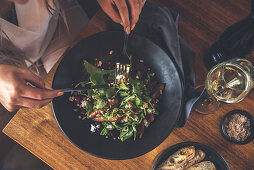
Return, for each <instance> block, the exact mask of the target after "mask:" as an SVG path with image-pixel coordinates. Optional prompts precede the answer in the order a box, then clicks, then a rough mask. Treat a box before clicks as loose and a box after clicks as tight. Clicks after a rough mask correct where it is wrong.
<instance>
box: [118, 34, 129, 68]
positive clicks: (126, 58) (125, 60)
mask: <svg viewBox="0 0 254 170" xmlns="http://www.w3.org/2000/svg"><path fill="white" fill-rule="evenodd" d="M128 40H129V34H125V35H124V42H123V50H122V53H121V56H120V60H121V63H123V64H127V63H128V64H129V63H130V57H129V55H128V53H127V45H128Z"/></svg>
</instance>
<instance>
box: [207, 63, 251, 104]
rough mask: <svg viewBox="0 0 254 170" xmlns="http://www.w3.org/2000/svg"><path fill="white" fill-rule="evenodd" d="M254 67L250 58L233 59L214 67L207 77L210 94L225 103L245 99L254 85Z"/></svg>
mask: <svg viewBox="0 0 254 170" xmlns="http://www.w3.org/2000/svg"><path fill="white" fill-rule="evenodd" d="M253 74H254V67H253V65H252V64H251V62H249V61H248V60H245V59H239V58H237V59H232V60H228V61H225V62H223V63H220V64H218V65H216V66H215V67H213V68H212V69H211V70H210V71H209V73H208V75H207V78H206V82H205V88H206V90H207V92H208V94H209V95H213V96H214V97H215V98H216V99H217V100H218V101H221V102H224V103H237V102H240V101H241V100H243V99H244V98H245V97H246V95H247V94H248V93H249V91H250V90H251V89H252V87H253V79H252V76H253Z"/></svg>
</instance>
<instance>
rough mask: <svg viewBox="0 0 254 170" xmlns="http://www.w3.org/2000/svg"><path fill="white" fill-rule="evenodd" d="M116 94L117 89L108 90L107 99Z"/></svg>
mask: <svg viewBox="0 0 254 170" xmlns="http://www.w3.org/2000/svg"><path fill="white" fill-rule="evenodd" d="M114 94H115V89H114V88H108V89H106V92H105V95H106V98H111V97H112V96H114Z"/></svg>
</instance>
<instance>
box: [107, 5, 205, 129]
mask: <svg viewBox="0 0 254 170" xmlns="http://www.w3.org/2000/svg"><path fill="white" fill-rule="evenodd" d="M178 18H179V15H178V14H177V13H176V12H173V11H170V10H168V9H167V8H165V7H159V6H157V5H155V4H152V3H148V2H147V3H146V4H145V6H144V7H143V9H142V12H141V15H140V17H139V21H138V23H137V24H136V26H135V28H134V30H133V31H132V32H134V33H136V34H139V35H142V36H145V37H147V38H148V39H150V40H151V41H153V42H154V43H155V44H157V45H158V46H160V47H161V48H162V49H163V50H164V51H165V52H166V53H167V54H168V55H169V56H170V57H171V59H172V60H173V61H174V62H175V63H176V66H177V67H178V69H179V72H180V76H181V78H182V81H183V85H184V102H183V106H182V110H181V112H182V113H181V116H180V118H179V120H178V122H177V126H178V127H183V126H184V125H185V123H186V121H187V119H188V117H189V115H190V112H191V109H192V107H193V105H194V104H195V102H196V101H197V99H198V97H199V95H200V93H199V92H198V91H197V90H196V89H195V73H194V57H195V55H194V52H193V51H192V49H191V48H190V47H189V46H188V45H187V44H186V43H185V42H184V41H183V40H182V39H181V37H180V36H179V34H178ZM121 29H122V27H121V26H120V25H119V24H115V23H113V22H111V23H110V24H109V30H121Z"/></svg>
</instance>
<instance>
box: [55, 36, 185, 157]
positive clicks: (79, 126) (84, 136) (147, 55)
mask: <svg viewBox="0 0 254 170" xmlns="http://www.w3.org/2000/svg"><path fill="white" fill-rule="evenodd" d="M123 40H124V32H102V33H99V34H96V35H93V36H90V37H88V38H86V39H84V40H82V41H81V42H79V43H78V44H77V45H76V46H75V47H73V48H72V49H71V50H70V51H69V52H68V53H67V54H66V56H65V57H64V58H63V60H62V61H61V63H60V64H59V66H58V68H57V71H56V73H55V76H54V80H53V88H54V89H60V88H68V87H71V86H72V84H73V82H76V81H77V80H78V79H80V77H82V69H83V65H82V63H83V59H86V60H87V61H88V62H92V61H93V60H94V58H95V57H99V56H104V54H105V53H107V54H108V52H109V51H110V50H113V51H114V54H119V55H120V54H121V52H122V45H123ZM127 51H128V54H129V55H132V56H133V57H138V58H140V59H143V60H144V62H146V64H147V65H149V66H150V67H151V69H152V70H153V71H154V72H155V74H156V76H157V78H158V80H159V82H162V83H165V84H166V86H165V89H164V90H163V94H162V96H161V99H160V105H159V115H158V116H156V117H155V120H154V121H153V122H152V123H151V125H150V126H149V127H148V128H146V129H145V132H144V134H143V137H142V139H136V141H133V138H130V139H128V140H126V141H124V142H121V141H114V140H112V139H109V138H108V139H106V138H105V137H104V136H100V135H99V134H95V133H92V132H90V122H89V121H88V120H79V119H78V118H77V113H75V112H74V111H73V106H72V103H71V102H70V101H68V97H69V94H68V93H66V94H64V95H63V96H61V97H58V98H55V99H54V100H53V102H52V106H53V112H54V116H55V119H56V121H57V123H58V125H59V127H60V128H61V130H62V131H63V133H64V134H65V135H66V136H67V137H68V138H69V140H70V141H71V142H72V143H74V144H75V145H76V146H78V147H79V148H80V149H82V150H84V151H85V152H88V153H90V154H92V155H94V156H98V157H101V158H106V159H130V158H134V157H137V156H140V155H143V154H145V153H147V152H149V151H151V150H152V149H154V148H155V147H157V146H158V145H159V144H160V143H162V142H163V141H164V140H165V139H166V138H167V137H168V135H169V134H170V133H171V131H172V130H173V129H174V127H175V125H176V122H177V120H178V118H179V116H180V114H181V106H182V101H183V86H182V80H181V78H180V74H179V72H178V69H177V67H176V65H175V64H174V62H173V60H172V59H171V58H170V56H168V55H167V53H165V52H164V51H163V50H162V49H161V48H160V47H159V46H157V45H156V44H154V43H153V42H151V41H150V40H148V39H146V38H144V37H141V36H138V35H135V34H131V35H130V37H129V41H128V49H127Z"/></svg>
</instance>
